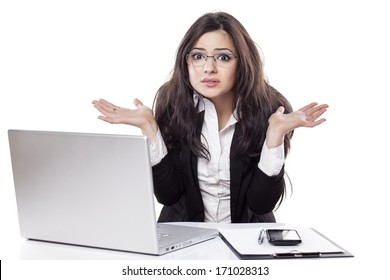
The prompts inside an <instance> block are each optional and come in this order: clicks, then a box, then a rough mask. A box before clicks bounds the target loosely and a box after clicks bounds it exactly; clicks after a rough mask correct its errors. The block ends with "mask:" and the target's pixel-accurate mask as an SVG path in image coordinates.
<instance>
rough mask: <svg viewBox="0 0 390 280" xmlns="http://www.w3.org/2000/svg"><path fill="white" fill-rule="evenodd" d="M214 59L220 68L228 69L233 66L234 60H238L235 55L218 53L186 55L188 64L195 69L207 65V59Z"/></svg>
mask: <svg viewBox="0 0 390 280" xmlns="http://www.w3.org/2000/svg"><path fill="white" fill-rule="evenodd" d="M209 57H212V58H213V59H214V61H215V62H216V63H217V65H218V66H222V67H228V66H230V65H232V64H233V62H234V59H235V58H237V56H236V55H234V54H227V53H218V54H215V55H206V54H204V53H189V54H187V55H186V61H187V63H188V64H192V65H193V66H194V67H200V66H203V65H205V64H206V61H207V58H209Z"/></svg>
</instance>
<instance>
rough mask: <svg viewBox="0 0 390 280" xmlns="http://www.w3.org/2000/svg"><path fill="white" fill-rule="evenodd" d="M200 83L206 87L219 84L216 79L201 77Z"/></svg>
mask: <svg viewBox="0 0 390 280" xmlns="http://www.w3.org/2000/svg"><path fill="white" fill-rule="evenodd" d="M202 84H204V85H205V86H206V87H216V86H217V85H218V84H219V80H217V79H203V80H202Z"/></svg>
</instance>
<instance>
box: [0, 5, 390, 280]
mask: <svg viewBox="0 0 390 280" xmlns="http://www.w3.org/2000/svg"><path fill="white" fill-rule="evenodd" d="M385 2H386V1H379V0H374V1H302V0H300V1H249V0H241V1H228V0H224V1H204V0H198V1H194V0H188V1H172V0H165V1H157V0H155V1H153V0H149V1H116V0H111V1H103V0H101V1H92V0H91V1H88V0H77V1H76V0H68V1H43V0H37V1H17V0H14V1H1V2H0V93H1V110H0V166H1V169H0V172H1V173H0V174H1V175H0V180H1V182H0V191H1V194H0V215H1V216H0V219H1V231H0V235H1V238H0V258H1V259H2V260H3V267H4V268H5V270H4V271H5V272H4V273H7V272H8V273H9V275H10V276H12V275H13V273H15V271H19V273H23V272H20V271H23V268H25V269H26V267H28V268H29V269H30V268H31V267H30V266H31V265H30V264H29V263H26V262H20V261H18V259H19V247H20V242H21V239H20V237H19V232H18V230H19V229H18V222H17V212H16V204H15V197H14V191H13V181H12V172H11V168H10V158H9V150H8V139H7V130H8V129H11V128H13V129H15V128H18V129H39V130H42V129H43V130H63V131H83V132H103V133H125V134H139V131H138V130H137V129H134V128H131V127H128V126H120V125H116V126H115V125H109V124H106V123H103V122H101V121H99V120H97V116H98V112H97V111H96V110H95V109H94V108H93V106H92V105H91V101H92V100H93V99H96V98H102V97H103V98H106V99H108V100H110V101H112V102H114V103H116V104H118V105H120V106H132V100H133V99H134V98H135V97H138V98H139V99H141V100H142V101H143V102H144V103H145V104H146V105H148V106H152V102H153V98H154V95H155V92H156V91H157V89H158V87H159V86H160V85H161V84H162V83H163V82H164V81H165V80H166V79H167V77H168V76H169V73H170V71H171V69H172V67H173V63H174V57H175V52H176V48H177V46H178V44H179V42H180V40H181V38H182V37H183V35H184V33H185V31H186V30H187V29H188V28H189V26H190V25H191V24H192V23H193V22H194V21H195V20H196V19H197V18H198V17H199V16H201V15H202V14H204V13H206V12H210V11H213V10H222V11H226V12H229V13H231V14H232V15H234V16H235V17H236V18H237V19H239V20H240V21H241V22H242V24H243V25H244V26H245V27H246V28H247V30H248V31H249V33H250V34H251V36H252V38H253V39H254V40H255V41H256V42H257V43H258V44H259V46H260V47H261V50H262V52H263V55H264V57H265V72H266V74H267V76H268V79H269V81H270V83H271V84H272V85H273V86H274V87H276V88H277V89H278V90H279V91H281V92H282V93H283V94H284V95H285V96H286V97H287V98H288V99H289V100H290V102H291V103H292V105H293V107H294V108H295V109H298V108H300V107H301V106H303V105H305V104H306V103H308V102H311V101H317V102H320V103H328V104H329V106H330V108H329V111H328V112H327V114H326V118H327V120H328V121H327V122H326V123H324V124H323V125H321V126H320V127H317V128H314V129H299V130H297V131H296V133H295V135H294V138H293V141H292V150H291V153H290V155H289V157H288V159H287V162H286V170H287V172H288V173H289V175H290V177H291V180H292V183H293V194H292V196H289V197H288V198H287V199H286V201H285V202H284V203H283V204H282V206H281V207H280V209H278V210H277V211H276V217H277V220H278V221H279V222H286V223H293V224H299V225H305V226H311V227H314V228H316V229H318V230H320V231H322V232H323V233H325V234H326V235H328V236H329V237H331V238H332V239H334V240H335V241H336V243H339V244H340V245H342V246H343V247H345V248H346V249H348V250H350V251H351V252H352V253H353V254H355V255H356V257H355V259H354V260H353V261H354V267H355V269H351V268H349V270H348V271H346V272H345V273H346V275H350V274H351V275H374V274H376V273H378V274H377V275H381V274H382V273H380V271H381V269H384V268H381V267H379V266H378V265H376V262H375V261H374V260H376V261H377V260H378V258H373V257H368V255H372V254H373V253H375V254H377V255H379V256H380V255H381V254H382V252H385V251H386V250H388V249H389V246H388V244H383V243H381V242H379V241H377V240H375V239H371V238H370V235H371V234H372V233H370V227H371V226H372V227H373V228H375V229H377V230H378V229H379V230H384V229H389V226H388V218H386V216H385V214H386V213H388V211H389V207H388V204H389V203H388V198H387V193H388V192H387V188H388V187H389V181H388V176H387V173H386V172H387V169H388V168H387V160H388V157H389V150H388V141H387V133H386V130H387V129H388V127H389V125H388V123H387V122H388V114H387V109H388V106H387V104H386V103H385V100H388V94H389V93H390V87H389V85H388V77H387V76H388V75H389V65H390V55H389V50H390V43H389V39H388V37H389V36H388V26H390V19H389V16H388V12H389V10H388V8H387V6H386V5H385ZM253 3H256V6H254V4H253ZM290 194H291V192H290ZM386 233H387V232H386V231H385V232H384V234H383V237H384V240H386V239H387V237H386V235H385V234H386ZM372 236H374V234H372ZM375 236H378V234H375ZM379 236H380V235H379ZM365 238H369V240H370V242H362V241H361V240H362V239H365ZM379 238H380V237H379ZM382 256H384V253H383V254H382ZM342 262H343V260H340V267H343V263H342ZM84 264H85V263H83V265H84ZM35 265H36V264H34V267H38V268H39V267H40V266H41V267H46V266H45V264H41V263H40V264H38V266H35ZM39 265H40V266H39ZM66 265H68V264H66ZM73 265H75V266H76V267H79V266H81V265H80V264H73ZM92 265H94V264H92ZM272 265H273V266H275V267H277V266H278V264H277V263H273V264H272ZM64 266H65V264H64ZM7 268H9V269H8V270H7ZM58 268H59V269H62V268H63V267H62V263H61V262H59V263H58V262H57V263H56V269H58ZM320 268H321V267H320ZM46 269H48V268H46ZM307 269H308V270H307V271H311V270H310V266H307ZM315 269H318V266H316V268H315ZM315 269H313V273H317V271H315ZM332 269H334V268H332V267H325V268H324V271H327V272H328V274H326V275H327V276H329V275H335V276H336V275H337V274H336V273H331V272H332V271H331V270H332ZM33 271H34V273H37V275H38V274H39V273H41V272H42V271H40V272H39V270H37V269H36V270H33ZM33 271H30V272H29V273H27V272H26V271H25V273H27V274H23V275H29V276H30V277H34V276H35V277H38V276H37V275H35V274H34V273H33ZM45 271H46V270H45ZM95 272H96V271H95ZM2 273H3V272H2ZM67 273H68V274H66V275H67V276H69V275H71V273H72V271H71V270H70V271H69V270H68V272H67ZM286 273H287V272H286ZM291 273H292V275H294V273H295V274H298V273H302V275H306V274H307V275H309V274H310V273H309V272H299V271H293V272H291ZM339 273H340V272H339ZM6 275H8V274H6ZM43 275H46V274H43ZM60 275H63V274H60ZM60 275H57V276H60ZM99 275H100V273H97V274H96V276H97V277H98V276H99ZM286 275H290V274H286ZM302 275H301V276H302ZM111 276H113V275H111ZM41 277H42V275H41ZM43 277H44V276H43ZM64 277H65V276H64ZM374 278H375V277H374ZM9 279H13V278H9ZM15 279H16V278H15ZM19 279H21V278H19ZM30 279H35V278H30ZM37 279H38V278H37ZM40 279H42V278H40ZM45 279H46V278H45ZM48 279H49V278H48ZM60 279H62V278H60ZM64 279H65V278H64ZM114 279H115V278H114ZM377 279H379V278H377Z"/></svg>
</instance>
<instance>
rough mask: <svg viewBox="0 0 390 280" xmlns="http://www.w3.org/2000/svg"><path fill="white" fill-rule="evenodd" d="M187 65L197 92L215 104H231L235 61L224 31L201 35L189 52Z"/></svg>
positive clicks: (231, 47) (231, 45) (235, 67)
mask: <svg viewBox="0 0 390 280" xmlns="http://www.w3.org/2000/svg"><path fill="white" fill-rule="evenodd" d="M206 56H208V57H207V59H206ZM212 56H214V57H212ZM205 59H206V60H205ZM187 62H188V72H189V77H190V83H191V86H192V87H193V88H194V89H195V91H196V92H198V93H199V94H201V95H203V96H204V97H206V98H208V99H210V100H211V101H212V102H213V103H214V104H216V103H217V102H226V101H228V102H231V101H232V99H233V92H232V88H233V84H234V79H235V75H236V69H237V58H236V50H235V48H234V45H233V43H232V41H231V39H230V37H229V35H228V34H227V33H226V32H225V31H223V30H217V31H212V32H208V33H205V34H203V35H202V36H201V37H200V38H199V40H198V41H197V42H196V43H195V45H194V47H193V48H192V49H191V51H190V54H189V55H188V56H187Z"/></svg>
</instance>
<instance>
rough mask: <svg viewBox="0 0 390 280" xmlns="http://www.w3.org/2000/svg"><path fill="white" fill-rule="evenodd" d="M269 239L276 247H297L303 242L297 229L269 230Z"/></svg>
mask: <svg viewBox="0 0 390 280" xmlns="http://www.w3.org/2000/svg"><path fill="white" fill-rule="evenodd" d="M267 238H268V242H269V243H271V244H274V245H297V244H299V243H301V242H302V240H301V238H300V236H299V234H298V232H297V231H296V230H295V229H268V230H267Z"/></svg>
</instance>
